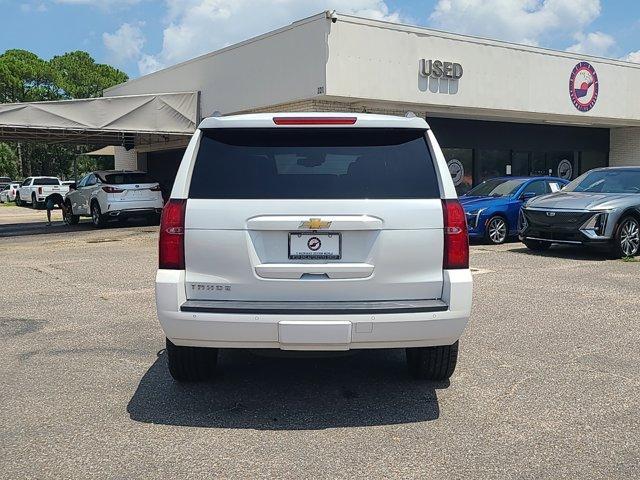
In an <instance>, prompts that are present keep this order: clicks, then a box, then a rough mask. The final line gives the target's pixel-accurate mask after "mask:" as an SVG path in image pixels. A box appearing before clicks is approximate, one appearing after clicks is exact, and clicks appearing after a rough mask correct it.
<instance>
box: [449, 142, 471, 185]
mask: <svg viewBox="0 0 640 480" xmlns="http://www.w3.org/2000/svg"><path fill="white" fill-rule="evenodd" d="M442 153H443V154H444V158H445V159H446V160H447V165H448V166H449V172H450V173H451V178H452V180H453V184H454V185H455V187H456V192H458V195H462V194H464V193H467V192H468V191H469V190H471V187H472V186H473V150H472V149H471V148H443V149H442Z"/></svg>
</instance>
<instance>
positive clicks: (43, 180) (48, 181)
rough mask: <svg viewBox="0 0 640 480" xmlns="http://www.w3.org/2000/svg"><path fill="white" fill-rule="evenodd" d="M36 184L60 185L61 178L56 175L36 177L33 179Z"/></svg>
mask: <svg viewBox="0 0 640 480" xmlns="http://www.w3.org/2000/svg"><path fill="white" fill-rule="evenodd" d="M33 184H34V185H60V180H58V179H57V178H54V177H47V178H36V179H35V180H34V181H33Z"/></svg>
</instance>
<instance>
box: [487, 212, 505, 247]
mask: <svg viewBox="0 0 640 480" xmlns="http://www.w3.org/2000/svg"><path fill="white" fill-rule="evenodd" d="M487 228H488V229H489V239H490V240H491V241H492V242H493V243H496V244H498V243H504V241H505V240H506V239H507V224H506V222H505V221H504V220H503V219H502V218H500V217H496V218H492V219H491V221H490V222H489V225H487Z"/></svg>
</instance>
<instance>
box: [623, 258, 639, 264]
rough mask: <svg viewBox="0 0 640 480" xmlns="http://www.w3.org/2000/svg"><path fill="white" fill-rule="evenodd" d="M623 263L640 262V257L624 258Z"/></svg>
mask: <svg viewBox="0 0 640 480" xmlns="http://www.w3.org/2000/svg"><path fill="white" fill-rule="evenodd" d="M622 261H623V262H628V263H634V262H640V257H622Z"/></svg>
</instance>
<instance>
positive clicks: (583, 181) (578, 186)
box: [564, 169, 640, 193]
mask: <svg viewBox="0 0 640 480" xmlns="http://www.w3.org/2000/svg"><path fill="white" fill-rule="evenodd" d="M564 191H565V192H591V193H640V169H639V170H626V169H625V170H622V169H621V170H596V171H592V172H587V173H585V174H584V175H582V176H580V177H578V178H576V179H575V180H574V181H573V182H571V183H570V184H569V185H567V186H566V187H565V188H564Z"/></svg>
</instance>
